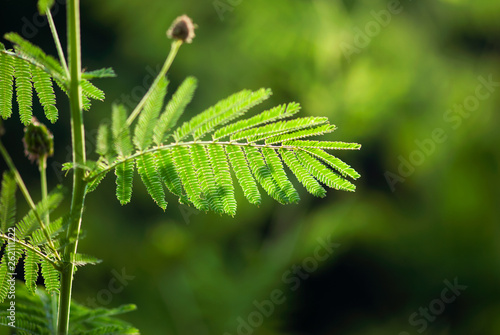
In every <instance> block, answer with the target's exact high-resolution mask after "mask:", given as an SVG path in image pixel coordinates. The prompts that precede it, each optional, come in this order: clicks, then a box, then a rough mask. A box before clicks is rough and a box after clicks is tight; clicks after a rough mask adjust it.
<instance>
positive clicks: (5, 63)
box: [0, 52, 15, 119]
mask: <svg viewBox="0 0 500 335" xmlns="http://www.w3.org/2000/svg"><path fill="white" fill-rule="evenodd" d="M14 60H15V58H14V57H11V56H9V55H7V54H5V53H1V52H0V115H1V116H2V118H3V119H8V118H9V117H10V116H11V115H12V96H13V93H14V92H13V89H12V87H13V86H14Z"/></svg>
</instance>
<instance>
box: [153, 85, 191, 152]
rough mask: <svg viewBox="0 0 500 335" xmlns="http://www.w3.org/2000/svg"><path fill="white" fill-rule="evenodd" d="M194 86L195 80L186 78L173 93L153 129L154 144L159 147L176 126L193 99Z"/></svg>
mask: <svg viewBox="0 0 500 335" xmlns="http://www.w3.org/2000/svg"><path fill="white" fill-rule="evenodd" d="M196 86H197V81H196V79H195V78H194V77H188V78H186V79H185V80H184V81H183V82H182V84H181V86H179V88H178V89H177V91H176V92H175V93H174V95H173V96H172V99H170V101H169V102H168V104H167V106H166V107H165V111H164V112H163V113H162V114H161V116H160V119H159V122H158V124H157V125H156V127H155V129H154V142H155V143H156V144H158V145H160V144H161V143H162V142H163V141H164V140H165V134H166V133H167V132H168V131H169V130H170V129H172V128H173V127H174V126H175V125H176V124H177V121H179V118H180V117H181V115H182V113H184V110H185V109H186V106H187V105H188V104H189V103H190V102H191V100H192V99H193V94H194V91H195V90H196Z"/></svg>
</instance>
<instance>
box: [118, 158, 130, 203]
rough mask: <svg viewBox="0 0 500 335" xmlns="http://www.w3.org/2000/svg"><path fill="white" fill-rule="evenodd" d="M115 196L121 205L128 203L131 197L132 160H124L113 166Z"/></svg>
mask: <svg viewBox="0 0 500 335" xmlns="http://www.w3.org/2000/svg"><path fill="white" fill-rule="evenodd" d="M115 174H116V198H117V199H118V201H120V203H121V204H122V205H125V204H128V203H129V202H130V199H131V198H132V182H133V181H134V161H133V160H126V161H124V162H123V163H120V164H119V165H117V166H116V168H115Z"/></svg>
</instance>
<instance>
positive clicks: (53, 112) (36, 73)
mask: <svg viewBox="0 0 500 335" xmlns="http://www.w3.org/2000/svg"><path fill="white" fill-rule="evenodd" d="M31 72H32V73H33V85H34V86H35V91H36V93H37V94H38V99H39V100H40V104H41V105H42V107H43V110H44V111H45V116H46V117H47V119H48V120H49V121H50V122H52V123H55V122H56V121H57V117H58V114H59V113H58V111H57V108H56V96H55V94H54V89H53V88H52V80H51V79H50V75H49V74H48V73H47V72H45V71H43V70H42V69H40V68H39V67H37V66H35V65H33V64H31Z"/></svg>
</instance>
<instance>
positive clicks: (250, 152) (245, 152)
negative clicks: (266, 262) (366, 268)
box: [88, 78, 360, 215]
mask: <svg viewBox="0 0 500 335" xmlns="http://www.w3.org/2000/svg"><path fill="white" fill-rule="evenodd" d="M165 86H166V81H165V82H164V83H163V85H158V87H159V88H157V89H156V92H155V91H153V94H151V97H153V98H151V97H150V99H149V100H150V101H148V102H147V103H146V107H145V108H144V109H143V110H142V111H141V112H142V114H140V117H139V121H138V123H137V125H136V126H135V131H134V141H133V142H134V144H135V147H136V151H135V152H134V151H133V148H131V145H130V137H129V135H128V133H127V131H128V130H129V128H128V125H127V116H126V113H125V111H124V109H123V108H121V109H120V108H117V107H116V108H114V109H113V125H112V132H113V145H114V147H115V149H116V151H117V153H118V155H119V157H118V160H117V161H116V162H114V161H113V160H111V159H107V158H106V157H105V152H107V151H106V150H104V149H103V150H100V153H101V158H100V159H99V161H101V162H103V163H102V167H101V168H99V169H97V168H96V169H95V170H94V171H92V172H91V173H90V177H88V179H89V181H90V183H93V182H94V181H95V180H98V179H99V180H100V179H101V178H103V176H104V175H105V174H106V173H107V172H108V171H110V170H111V169H115V174H116V175H117V198H118V200H119V201H120V202H121V203H122V204H125V203H127V202H129V201H130V196H131V193H132V189H131V185H132V179H133V166H134V163H135V164H137V167H138V172H139V175H140V177H141V179H142V181H143V183H144V184H145V186H146V189H147V191H148V193H149V194H150V195H151V197H152V198H153V200H154V201H155V202H157V203H158V205H159V206H160V207H161V208H163V209H164V208H165V207H166V205H167V203H166V201H165V188H166V189H167V190H168V191H170V192H171V193H173V194H174V195H176V196H178V197H179V201H180V202H181V203H188V204H192V205H194V206H195V207H196V208H197V209H199V210H203V211H208V210H211V211H214V212H216V213H225V214H229V215H234V214H235V213H236V208H237V203H236V197H235V191H234V185H233V179H232V177H233V176H232V172H231V171H233V173H234V176H235V178H236V181H237V182H238V184H239V185H240V186H241V189H242V190H243V194H244V195H245V197H246V198H247V199H248V201H249V202H250V203H253V204H257V205H258V204H260V203H261V194H260V191H259V185H260V186H261V187H262V188H263V189H264V190H265V192H266V193H268V194H269V195H270V196H271V197H272V198H274V199H276V200H277V201H278V202H280V203H282V204H287V203H296V202H298V201H299V193H298V192H297V190H296V189H295V187H294V185H293V183H292V182H291V181H290V179H289V176H288V174H287V171H288V169H289V171H291V173H292V174H293V175H295V177H296V178H297V180H298V181H299V182H300V183H301V184H302V185H303V186H304V187H305V188H306V190H307V191H308V192H309V193H311V194H313V195H315V196H318V197H324V196H325V195H326V190H325V188H324V187H323V185H322V184H324V185H326V186H328V187H331V188H335V189H338V190H345V191H354V190H355V186H354V185H353V184H352V183H351V182H350V181H349V180H347V178H351V179H356V178H358V177H359V174H358V173H357V172H356V171H355V170H354V169H353V168H352V167H350V166H349V165H348V164H346V163H345V162H343V161H342V160H340V159H339V158H337V157H335V156H333V155H331V154H330V153H327V152H326V150H357V149H360V145H359V144H356V143H346V142H340V141H336V142H333V141H314V140H306V139H307V138H309V137H313V136H319V135H323V134H326V133H330V132H333V131H334V130H335V129H336V127H335V126H334V125H331V124H329V122H328V119H327V118H325V117H303V118H296V119H292V120H283V119H285V118H288V117H290V116H293V115H294V114H296V113H297V112H298V111H299V110H300V106H299V104H297V103H294V102H292V103H289V104H283V105H280V106H277V107H274V108H271V109H269V110H266V111H264V112H261V113H259V114H257V115H255V116H252V117H249V118H246V119H244V120H240V121H235V119H236V118H237V117H240V116H242V115H243V114H244V113H246V112H247V111H248V110H249V109H250V108H251V107H253V106H254V105H256V104H258V103H260V102H262V101H264V100H265V99H267V98H268V97H269V96H270V94H271V92H270V90H266V89H261V90H257V91H255V92H252V91H248V90H243V91H241V92H238V93H235V94H233V95H231V96H230V97H228V98H226V99H224V100H222V101H220V102H218V103H217V104H215V105H214V106H212V107H210V108H208V109H206V110H205V111H204V112H202V113H201V114H199V115H197V116H195V117H193V118H192V119H190V120H189V121H187V122H184V123H183V124H182V125H181V126H179V127H178V128H177V129H175V130H173V140H172V142H171V143H164V142H165V141H166V140H167V139H168V138H169V134H170V131H171V128H172V127H173V126H174V125H175V124H176V122H177V120H178V118H179V117H180V115H181V112H182V110H184V108H185V107H186V105H187V104H188V103H189V101H190V100H191V98H192V94H193V92H194V88H195V81H194V79H192V78H188V79H187V80H186V81H185V82H184V83H183V84H182V85H181V87H180V88H179V89H178V90H177V92H176V93H175V94H174V96H173V98H172V100H171V101H170V102H169V103H167V107H166V109H165V111H164V112H163V114H162V115H161V116H160V117H158V113H159V109H160V108H161V106H162V105H163V98H164V96H165ZM122 134H126V135H124V137H123V138H121V137H120V136H121V135H122ZM210 134H211V135H212V136H211V139H210V140H208V139H206V136H207V135H210ZM188 137H191V138H192V140H189V139H188ZM123 139H125V142H124V143H122V141H123ZM153 142H154V145H152V143H153ZM120 148H127V149H126V150H123V149H120ZM285 165H286V167H288V169H287V170H285ZM125 172H127V176H128V182H125V181H124V176H125ZM164 187H165V188H164Z"/></svg>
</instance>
